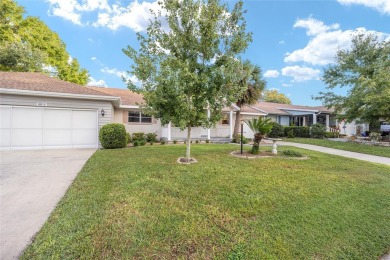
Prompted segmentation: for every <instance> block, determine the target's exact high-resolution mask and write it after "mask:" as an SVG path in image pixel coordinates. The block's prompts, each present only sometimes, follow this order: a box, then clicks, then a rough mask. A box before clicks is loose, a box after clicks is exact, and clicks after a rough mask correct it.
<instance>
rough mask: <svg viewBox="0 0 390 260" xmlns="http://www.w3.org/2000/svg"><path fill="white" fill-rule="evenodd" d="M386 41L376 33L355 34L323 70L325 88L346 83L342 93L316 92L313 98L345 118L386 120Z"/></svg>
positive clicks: (389, 107)
mask: <svg viewBox="0 0 390 260" xmlns="http://www.w3.org/2000/svg"><path fill="white" fill-rule="evenodd" d="M389 75H390V41H389V40H383V41H381V40H380V39H379V38H378V36H376V35H372V34H369V35H357V36H355V37H354V38H353V40H352V47H351V49H350V50H340V51H338V53H337V57H336V64H335V65H331V66H329V67H328V68H326V69H325V70H324V76H323V79H322V80H323V81H324V82H325V83H326V84H327V85H328V86H327V89H331V90H332V89H335V88H337V87H348V88H349V89H348V94H347V95H346V96H342V95H338V94H336V93H334V92H332V91H330V92H325V93H324V92H320V93H319V94H320V95H319V96H318V97H316V98H315V99H317V100H322V101H323V103H324V105H326V106H327V107H333V108H334V109H335V111H336V112H337V113H339V114H340V116H341V117H342V118H345V119H346V120H347V121H349V122H350V121H352V120H355V119H359V120H360V121H363V122H369V123H370V124H375V123H377V122H378V120H379V119H380V118H383V119H385V120H390V76H389Z"/></svg>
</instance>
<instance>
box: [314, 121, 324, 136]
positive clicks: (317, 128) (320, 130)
mask: <svg viewBox="0 0 390 260" xmlns="http://www.w3.org/2000/svg"><path fill="white" fill-rule="evenodd" d="M325 133H326V128H325V126H324V125H323V124H313V125H312V126H311V137H313V138H324V136H325Z"/></svg>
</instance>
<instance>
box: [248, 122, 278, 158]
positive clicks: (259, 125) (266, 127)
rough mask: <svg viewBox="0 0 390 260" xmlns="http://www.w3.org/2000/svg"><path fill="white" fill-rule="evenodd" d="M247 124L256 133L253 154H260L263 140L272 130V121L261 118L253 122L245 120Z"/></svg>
mask: <svg viewBox="0 0 390 260" xmlns="http://www.w3.org/2000/svg"><path fill="white" fill-rule="evenodd" d="M245 123H246V124H247V125H248V126H249V128H250V129H251V130H252V131H253V133H254V138H253V147H252V150H251V153H252V154H258V153H259V146H260V142H261V139H263V138H264V136H266V135H267V134H268V133H269V132H271V130H272V124H271V119H270V118H263V117H259V119H257V118H252V119H251V120H245Z"/></svg>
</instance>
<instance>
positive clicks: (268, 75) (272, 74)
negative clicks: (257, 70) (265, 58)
mask: <svg viewBox="0 0 390 260" xmlns="http://www.w3.org/2000/svg"><path fill="white" fill-rule="evenodd" d="M278 76H279V72H278V71H277V70H267V71H266V72H265V73H264V77H266V78H277V77H278Z"/></svg>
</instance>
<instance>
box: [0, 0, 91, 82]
mask: <svg viewBox="0 0 390 260" xmlns="http://www.w3.org/2000/svg"><path fill="white" fill-rule="evenodd" d="M24 13H25V11H24V8H23V7H21V6H19V5H18V4H17V3H16V2H15V1H13V0H2V1H0V45H1V46H9V45H10V46H11V47H13V51H14V52H15V53H16V51H17V56H18V60H19V61H22V63H12V62H9V61H11V59H8V63H7V66H4V64H2V66H1V67H2V68H6V69H7V70H11V71H42V67H43V65H46V66H51V67H52V68H54V69H55V70H56V71H57V73H56V74H57V77H58V78H60V79H62V80H65V81H69V82H74V83H77V84H81V85H85V84H87V82H88V71H87V70H85V69H82V68H80V64H79V63H78V61H77V60H76V59H73V60H72V62H68V61H69V57H70V55H69V53H68V52H67V51H66V46H65V43H64V42H63V41H62V40H61V39H60V37H59V36H58V34H57V33H56V32H53V31H52V30H51V29H50V28H49V27H48V26H47V25H46V24H45V23H44V22H42V21H41V20H40V19H39V18H37V17H31V16H27V17H26V18H24V17H23V14H24ZM15 46H16V47H17V48H16V47H15ZM0 51H1V52H2V53H1V55H2V56H3V57H5V56H7V53H10V51H7V50H4V49H1V50H0ZM29 53H30V54H31V55H32V56H31V57H26V56H24V57H21V56H20V55H28V54H29ZM38 58H42V63H41V66H40V67H39V66H38V67H37V66H36V65H37V61H39V59H38ZM26 61H28V62H26ZM21 64H22V66H21ZM13 65H15V67H12V66H13ZM30 65H31V66H30ZM2 68H1V69H2Z"/></svg>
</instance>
